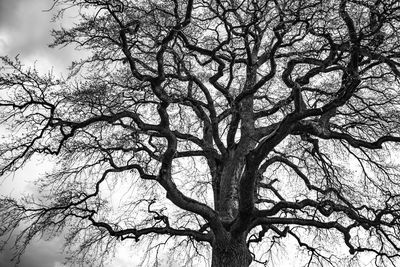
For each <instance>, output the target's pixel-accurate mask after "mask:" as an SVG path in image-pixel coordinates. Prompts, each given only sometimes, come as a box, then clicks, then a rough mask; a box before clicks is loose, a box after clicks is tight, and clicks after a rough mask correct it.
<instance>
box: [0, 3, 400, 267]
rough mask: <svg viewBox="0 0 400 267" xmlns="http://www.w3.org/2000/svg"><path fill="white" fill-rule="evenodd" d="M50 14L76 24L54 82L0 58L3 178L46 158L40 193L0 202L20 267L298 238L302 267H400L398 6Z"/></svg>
mask: <svg viewBox="0 0 400 267" xmlns="http://www.w3.org/2000/svg"><path fill="white" fill-rule="evenodd" d="M55 2H56V6H57V8H59V10H60V13H59V15H60V16H61V15H62V14H63V12H68V10H73V12H77V13H79V22H78V23H77V24H75V25H73V26H71V27H70V28H62V29H59V30H54V31H53V35H54V38H55V39H54V44H53V45H54V46H65V45H77V46H78V47H79V48H82V49H85V50H86V51H88V53H89V55H88V57H87V58H85V59H82V60H81V61H79V62H75V63H73V65H72V67H71V74H70V75H69V76H68V78H65V79H56V78H55V77H53V76H52V75H45V76H42V75H40V74H38V73H37V72H36V71H35V70H34V69H26V68H24V67H23V66H22V64H21V63H20V62H19V61H18V59H16V60H11V59H9V58H6V57H3V58H2V60H3V71H2V74H1V76H0V88H1V102H0V108H1V116H2V122H3V123H5V124H7V125H9V127H11V128H10V129H12V131H13V132H12V133H13V138H8V139H5V140H3V141H2V144H1V148H0V155H1V156H0V158H1V174H2V175H4V174H6V173H12V172H15V171H16V170H17V169H19V168H22V167H23V166H24V163H26V162H27V161H28V160H29V159H30V158H31V157H33V156H35V155H40V156H42V157H46V158H49V159H51V160H56V161H57V163H56V167H55V169H54V171H53V172H51V173H49V174H47V175H45V176H43V177H42V179H40V181H39V182H38V186H39V188H40V191H41V192H42V196H40V197H26V198H24V199H21V200H19V201H17V200H15V199H10V198H3V199H2V200H1V206H0V214H1V220H2V222H3V225H2V226H1V228H0V229H1V234H3V235H6V234H9V233H10V232H12V231H13V230H14V229H16V228H17V227H21V226H23V227H24V228H23V230H22V232H21V233H20V234H19V235H18V238H17V241H16V243H15V247H16V249H17V252H18V253H19V254H20V253H22V252H23V250H24V249H25V247H26V246H27V244H28V243H29V241H31V240H32V239H33V238H34V237H35V236H38V235H39V236H40V235H48V234H50V235H56V234H60V233H61V232H63V233H64V232H67V233H68V236H67V244H73V245H72V248H76V249H77V251H78V254H79V255H80V256H81V257H78V258H75V259H76V260H77V261H80V263H81V264H82V265H85V262H84V260H85V259H88V258H90V256H91V255H92V254H94V255H99V254H101V253H102V252H110V251H112V248H113V246H114V245H115V244H116V242H117V241H119V240H125V239H128V240H130V239H133V240H135V241H138V242H139V243H140V242H141V241H142V240H149V241H152V242H154V244H158V243H157V242H164V241H165V242H166V241H168V240H174V241H175V243H173V244H174V248H176V249H182V248H183V249H187V250H189V248H190V249H192V248H193V250H192V251H193V253H192V256H198V255H201V254H202V253H204V251H206V250H207V249H210V250H211V251H212V259H210V262H211V265H212V266H213V267H219V266H240V267H242V266H249V265H250V263H251V262H260V263H261V262H264V264H265V265H266V266H274V265H273V262H274V256H275V255H276V253H277V251H278V250H279V249H281V248H282V247H284V246H285V243H287V242H289V243H290V242H291V243H293V242H292V241H295V242H296V243H297V244H296V245H292V248H291V249H297V250H298V251H299V253H303V254H301V255H302V256H303V258H302V261H300V263H301V264H304V265H307V266H330V265H332V266H343V264H344V262H347V263H348V264H354V265H356V264H357V263H360V262H361V261H360V255H365V254H367V255H374V257H373V260H374V262H373V264H375V265H377V266H396V265H398V264H399V262H400V261H399V256H400V254H399V250H400V227H399V226H400V221H399V216H400V205H399V203H400V202H399V200H400V195H399V193H398V192H400V180H399V177H400V176H399V166H398V160H396V158H395V157H396V153H397V148H398V145H397V143H399V142H400V135H399V134H400V132H399V129H400V117H399V116H398V112H399V108H400V87H399V82H400V81H399V78H400V72H399V65H400V60H399V59H400V47H399V46H400V35H399V33H398V29H399V28H400V4H399V3H398V1H396V0H331V1H322V0H310V1H301V0H272V1H250V0H209V1H206V0H170V1H158V0H146V1H128V0H58V1H55ZM120 190H122V192H124V193H125V194H124V195H123V197H120V198H121V199H122V201H121V202H120V203H119V204H118V205H117V206H116V204H115V203H114V204H113V197H117V196H120V194H118V192H119V191H120ZM120 192H121V191H120ZM114 202H115V201H114ZM164 236H165V237H168V238H167V239H162V238H163V237H164ZM170 237H171V238H170ZM332 240H334V241H332ZM74 244H81V245H80V246H79V248H77V247H76V246H75V245H74ZM344 247H345V248H346V252H345V253H343V248H344ZM78 254H77V255H78ZM74 255H75V254H74Z"/></svg>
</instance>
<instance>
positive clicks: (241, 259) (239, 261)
mask: <svg viewBox="0 0 400 267" xmlns="http://www.w3.org/2000/svg"><path fill="white" fill-rule="evenodd" d="M251 262H252V257H251V254H250V251H249V249H248V248H247V246H246V243H245V242H238V241H235V240H231V241H230V242H226V243H223V242H221V243H219V244H215V245H214V246H213V248H212V265H211V267H248V266H249V265H250V263H251Z"/></svg>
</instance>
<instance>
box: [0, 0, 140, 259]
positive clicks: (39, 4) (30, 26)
mask: <svg viewBox="0 0 400 267" xmlns="http://www.w3.org/2000/svg"><path fill="white" fill-rule="evenodd" d="M52 3H53V0H0V55H1V56H4V55H8V56H10V57H15V56H17V55H19V58H20V60H21V61H22V62H23V63H24V64H25V65H27V66H29V65H32V64H35V65H36V67H37V68H38V69H39V71H41V72H47V71H48V70H50V69H51V68H53V69H54V73H55V74H59V73H62V72H64V73H65V69H66V67H67V66H69V64H70V62H71V61H72V60H73V59H76V58H77V53H76V51H74V49H73V48H67V49H59V48H55V49H51V48H49V47H48V44H49V43H50V42H51V40H52V39H51V36H50V29H51V28H54V27H57V26H59V24H60V22H56V23H51V17H52V13H51V12H44V10H48V9H49V8H50V7H51V6H52ZM65 19H66V20H68V17H66V18H65ZM0 130H1V129H0ZM38 166H39V167H38ZM43 171H44V168H43V163H40V162H32V163H31V164H29V165H28V166H27V167H26V168H25V169H24V170H22V171H20V172H18V173H17V174H15V175H13V176H12V177H7V179H6V180H5V181H4V179H0V195H11V196H18V195H19V194H21V193H23V192H24V193H26V192H30V191H31V190H32V185H31V183H30V182H31V181H32V180H34V178H35V177H37V175H38V174H40V173H41V172H43ZM61 241H62V239H61V238H60V239H54V240H52V241H40V240H37V241H35V242H33V243H34V244H32V245H31V246H30V247H29V248H28V249H27V250H26V253H25V254H24V256H23V257H22V258H21V262H20V263H19V264H18V265H17V266H18V267H59V266H62V264H61V262H62V261H63V259H64V257H63V255H62V253H61V251H62V242H61ZM126 254H127V252H126V251H124V248H123V249H122V251H120V252H119V254H118V255H117V257H116V258H115V259H114V260H113V262H112V265H110V266H121V267H123V266H128V265H129V266H134V265H132V264H129V263H132V262H131V261H130V260H129V259H128V258H127V256H124V255H126ZM130 256H132V255H130ZM11 257H12V252H11V251H3V252H2V253H0V266H1V267H8V266H13V264H11V263H10V258H11ZM130 258H132V257H130Z"/></svg>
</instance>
